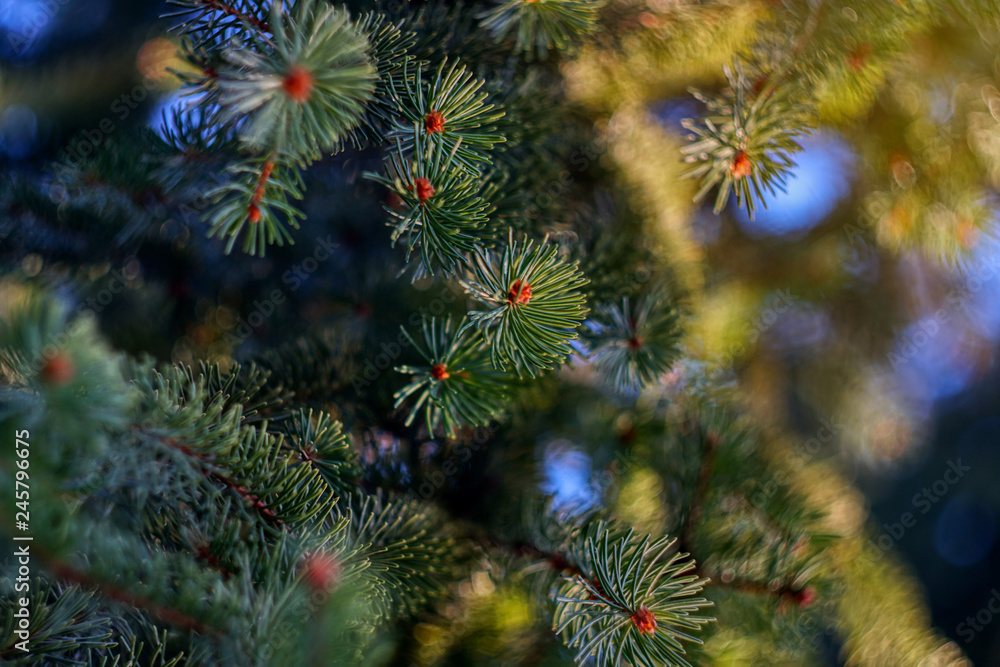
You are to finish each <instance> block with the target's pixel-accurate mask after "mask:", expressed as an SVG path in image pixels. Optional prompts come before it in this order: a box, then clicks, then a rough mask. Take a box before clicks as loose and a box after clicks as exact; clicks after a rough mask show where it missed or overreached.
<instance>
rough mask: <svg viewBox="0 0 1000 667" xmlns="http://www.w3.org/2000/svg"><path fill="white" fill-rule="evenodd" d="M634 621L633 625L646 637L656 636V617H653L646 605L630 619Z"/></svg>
mask: <svg viewBox="0 0 1000 667" xmlns="http://www.w3.org/2000/svg"><path fill="white" fill-rule="evenodd" d="M629 618H630V620H631V621H632V625H634V626H635V627H636V629H637V630H638V631H639V632H641V633H642V634H644V635H655V634H656V616H654V615H653V612H651V611H650V610H649V609H647V608H646V605H642V606H641V607H639V609H638V610H637V611H635V612H633V613H632V615H631V616H630V617H629Z"/></svg>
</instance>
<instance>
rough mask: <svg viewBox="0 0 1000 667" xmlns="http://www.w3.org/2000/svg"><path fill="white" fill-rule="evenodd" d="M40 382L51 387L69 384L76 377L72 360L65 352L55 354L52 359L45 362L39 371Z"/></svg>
mask: <svg viewBox="0 0 1000 667" xmlns="http://www.w3.org/2000/svg"><path fill="white" fill-rule="evenodd" d="M41 376H42V381H43V382H44V383H45V384H47V385H50V386H52V387H61V386H63V385H65V384H69V382H70V381H72V379H73V378H74V377H75V376H76V368H75V367H74V366H73V360H72V359H71V358H70V356H69V355H68V354H66V353H65V352H62V351H60V352H57V353H56V355H55V356H54V357H52V358H51V359H48V360H46V362H45V364H44V365H43V366H42V371H41Z"/></svg>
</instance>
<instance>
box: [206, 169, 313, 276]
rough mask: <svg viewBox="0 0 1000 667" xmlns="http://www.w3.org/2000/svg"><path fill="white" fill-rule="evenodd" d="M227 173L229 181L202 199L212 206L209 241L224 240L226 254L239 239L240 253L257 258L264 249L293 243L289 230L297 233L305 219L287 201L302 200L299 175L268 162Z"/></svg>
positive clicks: (301, 185)
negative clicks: (207, 200) (300, 222)
mask: <svg viewBox="0 0 1000 667" xmlns="http://www.w3.org/2000/svg"><path fill="white" fill-rule="evenodd" d="M268 165H270V166H268ZM227 171H228V172H229V173H231V174H233V180H231V181H229V182H228V183H226V184H224V185H222V186H220V187H218V188H215V189H214V190H212V191H210V192H208V193H207V195H206V196H207V197H208V198H209V199H210V200H211V201H212V202H213V208H212V210H211V211H210V213H209V219H210V221H211V223H212V227H211V229H209V232H208V236H209V238H227V237H228V239H229V240H228V242H227V243H226V254H229V253H230V252H231V251H232V249H233V246H234V245H236V241H237V239H239V238H242V239H243V246H242V249H243V252H245V253H248V254H251V255H259V256H261V257H263V256H264V252H265V250H266V249H267V246H268V245H271V244H277V245H279V246H282V245H285V243H286V242H287V243H289V244H291V243H294V241H293V239H292V235H291V233H290V232H289V228H292V229H298V228H299V223H298V219H299V218H304V217H305V215H304V214H303V213H302V211H300V210H299V209H297V208H296V207H294V206H292V204H291V203H289V198H292V199H302V195H303V193H304V189H305V185H304V183H303V182H302V174H301V172H300V171H299V170H298V169H297V168H296V167H294V166H287V165H285V164H279V163H276V162H274V161H273V160H272V159H271V158H253V159H250V160H245V161H243V162H237V163H236V164H234V165H232V166H231V167H229V169H228V170H227Z"/></svg>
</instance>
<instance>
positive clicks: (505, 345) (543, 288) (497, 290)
mask: <svg viewBox="0 0 1000 667" xmlns="http://www.w3.org/2000/svg"><path fill="white" fill-rule="evenodd" d="M558 255H559V247H558V246H556V245H554V244H550V243H548V239H547V238H546V239H545V240H543V241H542V243H540V244H538V245H535V243H534V241H528V242H527V243H519V242H517V241H515V240H514V235H513V231H511V232H510V234H509V236H508V244H507V246H506V247H505V248H504V249H503V250H502V251H500V252H488V251H486V250H483V249H482V248H476V252H475V255H474V263H473V278H474V280H473V279H469V280H462V281H460V282H461V284H462V286H463V287H464V288H465V291H466V292H467V293H468V294H469V295H470V296H472V297H474V298H475V299H476V300H478V301H479V302H480V303H482V304H483V305H485V306H487V308H488V310H485V311H473V312H471V313H470V314H469V321H468V322H467V323H466V324H465V326H464V328H469V327H473V326H474V327H477V328H479V329H480V330H482V331H483V334H484V336H485V338H486V340H487V342H489V343H490V350H491V360H492V362H493V365H494V367H496V368H506V367H507V366H508V365H511V366H513V367H514V369H515V370H516V371H517V373H518V375H521V374H522V373H527V374H528V375H530V376H532V377H534V376H535V375H536V374H538V373H539V372H540V371H544V370H547V369H550V368H553V367H554V366H555V365H556V364H559V363H562V361H563V360H564V359H565V358H566V356H567V355H569V353H570V351H571V348H570V344H569V343H570V341H571V340H574V339H575V338H576V337H577V331H576V330H577V328H578V327H579V326H580V324H582V322H583V320H584V318H585V317H586V315H587V307H586V299H585V297H584V295H583V292H582V291H581V289H582V288H583V286H584V285H586V284H587V279H586V278H584V277H583V274H582V273H581V272H580V271H579V269H578V268H577V265H576V263H575V262H573V263H569V262H565V261H563V260H561V259H560V258H559V256H558Z"/></svg>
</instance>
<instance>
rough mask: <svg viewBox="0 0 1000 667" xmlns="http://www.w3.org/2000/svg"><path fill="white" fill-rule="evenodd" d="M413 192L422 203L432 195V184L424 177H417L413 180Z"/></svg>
mask: <svg viewBox="0 0 1000 667" xmlns="http://www.w3.org/2000/svg"><path fill="white" fill-rule="evenodd" d="M413 192H414V193H415V194H416V195H417V200H418V201H420V203H421V204H423V203H424V202H425V201H427V200H428V199H430V198H431V197H433V196H434V186H433V185H431V182H430V181H429V180H428V179H426V178H418V179H416V180H414V181H413Z"/></svg>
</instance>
